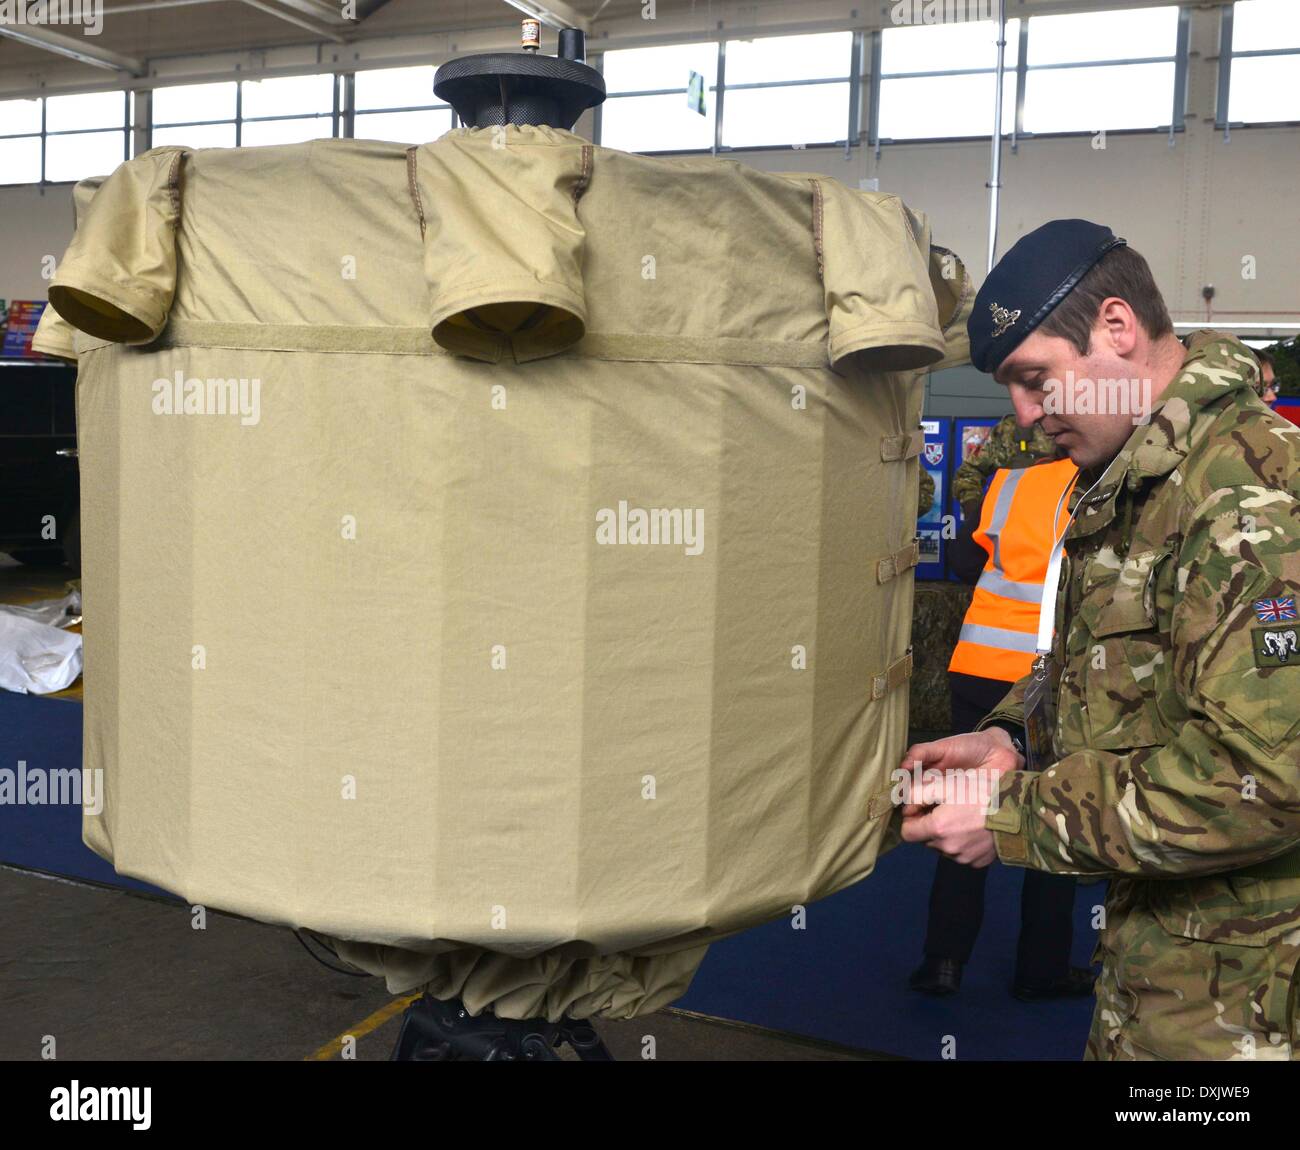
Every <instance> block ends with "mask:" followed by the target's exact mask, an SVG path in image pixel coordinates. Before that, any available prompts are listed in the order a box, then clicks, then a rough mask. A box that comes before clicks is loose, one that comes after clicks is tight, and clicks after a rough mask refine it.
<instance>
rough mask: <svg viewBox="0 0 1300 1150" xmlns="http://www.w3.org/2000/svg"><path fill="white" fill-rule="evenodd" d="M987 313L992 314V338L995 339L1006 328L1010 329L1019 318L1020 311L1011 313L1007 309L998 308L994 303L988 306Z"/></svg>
mask: <svg viewBox="0 0 1300 1150" xmlns="http://www.w3.org/2000/svg"><path fill="white" fill-rule="evenodd" d="M989 311H991V312H992V313H993V338H994V339H997V338H998V336H1000V335H1001V334H1002V333H1003V332H1004V331H1006V330H1007V328H1009V327H1011V326H1012V325H1013V324H1014V323H1015V322H1016V320H1018V319H1019V318H1020V309H1019V308H1017V309H1016V310H1015V311H1011V310H1010V309H1008V308H1005V307H1000V306H999V305H998V304H996V303H991V304H989Z"/></svg>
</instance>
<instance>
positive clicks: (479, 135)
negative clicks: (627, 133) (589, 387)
mask: <svg viewBox="0 0 1300 1150" xmlns="http://www.w3.org/2000/svg"><path fill="white" fill-rule="evenodd" d="M593 155H594V149H593V148H592V146H591V145H589V144H585V143H584V142H583V141H582V140H581V139H580V138H579V137H576V136H573V135H571V134H570V133H567V132H556V131H554V130H553V129H549V128H537V127H516V126H514V125H509V126H507V127H505V128H466V129H460V130H457V131H452V132H448V133H447V134H446V135H444V136H442V137H441V138H440V139H438V140H436V141H435V142H434V143H431V144H425V145H423V146H422V147H419V148H415V149H413V150H412V152H411V153H410V157H411V180H410V182H411V194H412V198H413V199H414V201H415V206H416V210H417V212H418V214H419V217H420V226H421V230H422V233H423V237H424V268H425V275H426V278H427V281H428V284H429V293H430V300H431V303H432V314H431V315H430V327H431V328H432V329H433V338H434V339H435V340H436V341H437V343H438V344H439V345H440V346H442V347H444V348H446V349H447V350H448V351H450V352H453V353H455V354H458V355H465V356H469V357H471V358H474V359H480V360H485V361H487V362H491V363H494V362H496V361H498V360H500V359H501V358H502V357H503V356H505V355H510V354H513V357H514V358H515V359H516V360H517V361H519V362H524V361H526V360H529V359H538V358H541V357H543V356H548V355H555V354H557V353H558V352H561V351H564V350H565V349H566V348H569V347H571V346H572V345H573V344H575V343H577V342H578V341H579V340H580V339H582V337H583V335H584V334H585V333H586V326H587V304H586V297H585V295H584V292H583V284H582V259H583V249H584V247H585V246H586V238H587V237H586V230H585V228H584V227H583V225H582V224H581V223H580V222H579V220H578V215H577V204H578V200H579V198H580V197H581V195H582V193H583V191H584V190H585V188H586V186H587V182H588V181H589V180H590V178H591V169H592V164H593Z"/></svg>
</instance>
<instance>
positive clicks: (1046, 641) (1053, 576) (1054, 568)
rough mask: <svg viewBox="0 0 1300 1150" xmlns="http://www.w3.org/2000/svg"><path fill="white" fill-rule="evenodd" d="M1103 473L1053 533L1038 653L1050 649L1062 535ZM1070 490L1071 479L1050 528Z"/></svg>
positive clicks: (1066, 533) (1042, 604)
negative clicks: (1067, 518)
mask: <svg viewBox="0 0 1300 1150" xmlns="http://www.w3.org/2000/svg"><path fill="white" fill-rule="evenodd" d="M1105 478H1106V476H1105V474H1104V473H1103V474H1102V475H1101V476H1100V477H1099V478H1098V479H1097V480H1096V481H1095V482H1094V483H1093V485H1092V486H1091V487H1089V488H1088V490H1087V491H1085V492H1084V493H1083V495H1082V496H1081V497H1080V499H1079V502H1078V503H1076V504H1075V505H1074V511H1073V513H1072V514H1071V515H1070V518H1069V520H1068V521H1067V522H1066V524H1065V527H1064V529H1063V530H1062V531H1061V534H1060V535H1058V536H1057V537H1056V540H1055V542H1054V543H1053V544H1052V554H1051V557H1050V558H1049V559H1048V560H1047V575H1046V576H1045V577H1044V579H1043V599H1042V602H1041V603H1040V604H1039V606H1038V653H1039V654H1040V655H1048V654H1050V653H1051V650H1052V632H1053V631H1054V630H1055V629H1056V592H1057V588H1058V587H1059V586H1060V583H1061V560H1062V559H1063V558H1064V556H1065V537H1066V536H1067V535H1068V534H1069V533H1070V525H1071V524H1072V523H1073V522H1074V520H1075V517H1076V516H1077V515H1078V514H1079V512H1080V511H1081V510H1082V509H1083V505H1084V504H1085V503H1087V501H1088V496H1089V495H1091V494H1092V493H1093V491H1094V490H1095V489H1096V487H1097V484H1098V483H1100V482H1101V481H1102V479H1105ZM1077 481H1078V480H1077V477H1076V480H1075V482H1077ZM1073 490H1074V483H1069V484H1067V485H1066V488H1065V490H1064V491H1062V492H1061V498H1060V499H1058V500H1057V501H1056V513H1055V514H1054V515H1053V516H1052V530H1053V531H1055V530H1056V523H1057V520H1059V519H1060V518H1061V507H1062V506H1063V505H1064V504H1065V501H1066V499H1068V498H1069V495H1070V492H1071V491H1073Z"/></svg>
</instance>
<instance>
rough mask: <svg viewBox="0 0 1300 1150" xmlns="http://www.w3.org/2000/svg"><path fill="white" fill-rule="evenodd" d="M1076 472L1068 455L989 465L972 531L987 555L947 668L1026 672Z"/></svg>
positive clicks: (1012, 677) (1000, 675) (985, 674)
mask: <svg viewBox="0 0 1300 1150" xmlns="http://www.w3.org/2000/svg"><path fill="white" fill-rule="evenodd" d="M1078 475H1079V469H1078V468H1077V467H1075V465H1074V464H1073V463H1071V462H1070V460H1068V459H1058V460H1056V461H1055V462H1053V463H1039V464H1036V465H1035V466H1033V467H1021V468H1016V469H1014V470H1013V469H1008V468H1002V469H1001V470H999V471H997V472H995V473H994V475H993V482H992V483H990V484H989V490H988V494H987V495H985V497H984V504H983V506H982V507H981V509H980V521H979V526H978V527H977V528H976V529H975V533H974V535H973V536H972V538H973V539H974V540H975V542H976V543H978V544H979V545H980V546H981V547H983V548H984V550H985V551H987V552H988V553H989V558H988V562H987V563H986V564H985V565H984V571H983V573H982V574H981V575H980V579H979V583H977V584H976V586H975V594H974V595H973V596H972V598H971V603H970V609H969V610H968V611H967V612H966V618H965V620H964V621H963V622H962V627H961V637H960V638H959V639H958V641H957V647H956V649H955V650H954V651H953V653H952V660H951V661H950V662H949V664H948V670H950V671H958V672H960V673H961V674H963V675H979V676H980V677H981V678H984V679H1002V680H1003V681H1005V682H1008V683H1014V682H1015V681H1016V680H1017V679H1019V678H1020V677H1021V676H1022V675H1025V674H1027V673H1028V671H1029V668H1030V666H1031V665H1032V664H1033V661H1034V650H1035V647H1036V646H1037V640H1038V607H1039V603H1040V602H1041V601H1042V598H1043V580H1044V579H1045V578H1046V577H1047V561H1048V558H1049V557H1050V555H1051V553H1052V544H1053V543H1054V542H1055V541H1056V539H1057V538H1058V537H1059V535H1060V533H1061V532H1062V531H1064V530H1065V528H1066V525H1067V524H1068V523H1069V521H1070V515H1069V511H1068V506H1067V505H1068V504H1069V501H1070V497H1069V494H1068V493H1069V491H1070V489H1071V488H1072V487H1073V486H1074V481H1075V479H1077V478H1078ZM1062 496H1064V498H1062ZM1058 509H1059V510H1058Z"/></svg>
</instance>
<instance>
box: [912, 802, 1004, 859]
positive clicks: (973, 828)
mask: <svg viewBox="0 0 1300 1150" xmlns="http://www.w3.org/2000/svg"><path fill="white" fill-rule="evenodd" d="M986 813H987V812H986V809H985V807H984V805H983V804H981V803H967V802H963V803H940V804H939V806H937V807H934V808H933V809H932V810H930V812H929V813H928V814H920V815H913V816H911V817H910V818H907V817H905V818H904V819H903V826H902V836H903V841H904V842H908V843H924V844H925V845H926V846H928V847H933V848H934V849H935V850H937V851H938V852H939V853H940V854H941V855H945V856H946V857H948V858H950V859H952V861H953V862H959V863H963V864H965V865H966V866H973V867H984V866H988V865H989V864H990V863H992V862H994V861H995V860H996V859H997V857H998V852H997V847H996V846H995V845H994V843H993V832H992V831H991V830H988V829H987V828H986V827H985V826H984V816H985V814H986Z"/></svg>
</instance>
